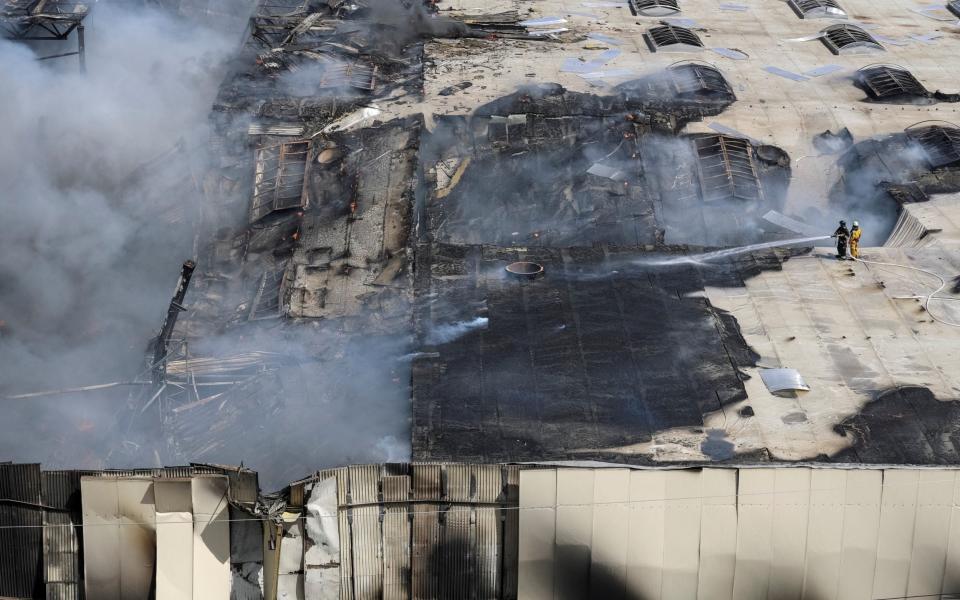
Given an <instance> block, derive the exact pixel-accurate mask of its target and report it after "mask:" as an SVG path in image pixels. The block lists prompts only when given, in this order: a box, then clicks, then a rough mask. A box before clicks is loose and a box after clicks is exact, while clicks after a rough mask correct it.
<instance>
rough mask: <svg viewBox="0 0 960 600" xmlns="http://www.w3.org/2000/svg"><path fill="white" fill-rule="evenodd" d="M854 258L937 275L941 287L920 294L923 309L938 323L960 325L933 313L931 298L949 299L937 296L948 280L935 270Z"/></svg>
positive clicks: (871, 263) (874, 263)
mask: <svg viewBox="0 0 960 600" xmlns="http://www.w3.org/2000/svg"><path fill="white" fill-rule="evenodd" d="M854 260H856V261H859V262H862V263H865V264H869V265H883V266H885V267H899V268H901V269H910V270H911V271H919V272H920V273H926V274H927V275H930V276H932V277H936V278H937V279H939V280H940V287H938V288H937V289H935V290H934V291H932V292H930V293H929V294H927V295H926V296H919V297H920V298H923V302H922V303H921V306H923V309H924V310H925V311H927V314H928V315H930V318H932V319H933V320H934V321H936V322H937V323H941V324H943V325H949V326H950V327H960V323H952V322H950V321H947V320H945V319H941V318H939V317H937V315H935V314H933V313H932V312H931V311H930V301H931V300H949V298H937V297H936V296H937V294H939V293H940V292H941V291H942V290H943V288H945V287H947V280H946V279H945V278H943V277H942V276H940V275H938V274H936V273H934V272H933V271H928V270H926V269H921V268H920V267H911V266H910V265H900V264H896V263H887V262H880V261H876V260H864V259H862V258H854Z"/></svg>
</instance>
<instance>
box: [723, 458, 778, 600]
mask: <svg viewBox="0 0 960 600" xmlns="http://www.w3.org/2000/svg"><path fill="white" fill-rule="evenodd" d="M775 484H776V473H775V471H774V470H773V469H742V470H741V471H740V485H739V490H738V494H739V496H738V498H737V502H738V510H739V513H740V518H739V522H738V523H737V566H736V569H735V572H734V579H733V597H734V598H736V599H737V600H766V597H767V588H768V587H769V582H770V552H771V550H772V547H771V544H770V536H771V526H772V524H773V497H774V496H773V490H774V486H775Z"/></svg>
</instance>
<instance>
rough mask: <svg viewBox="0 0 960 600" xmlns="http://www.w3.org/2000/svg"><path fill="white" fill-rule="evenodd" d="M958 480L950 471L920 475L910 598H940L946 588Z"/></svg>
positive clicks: (936, 471) (908, 586)
mask: <svg viewBox="0 0 960 600" xmlns="http://www.w3.org/2000/svg"><path fill="white" fill-rule="evenodd" d="M955 479H956V478H955V473H953V472H950V471H940V470H935V471H934V470H926V471H920V487H919V490H918V492H917V518H916V524H915V526H914V534H913V552H912V553H911V560H910V577H909V579H908V582H907V595H908V596H919V595H925V594H937V593H939V592H940V591H941V589H942V588H943V579H944V577H943V571H944V567H945V565H946V562H947V543H948V540H947V534H948V533H949V531H950V512H951V511H950V509H951V504H952V503H953V487H954V482H955ZM948 591H960V590H948Z"/></svg>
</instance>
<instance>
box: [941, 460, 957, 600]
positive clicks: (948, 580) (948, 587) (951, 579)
mask: <svg viewBox="0 0 960 600" xmlns="http://www.w3.org/2000/svg"><path fill="white" fill-rule="evenodd" d="M954 476H955V477H956V472H954ZM951 500H952V502H951V506H950V530H949V534H948V536H947V539H948V540H949V541H948V542H947V561H946V565H945V568H944V574H943V590H942V591H943V593H945V594H954V595H960V477H956V480H955V482H954V484H953V498H952V499H951Z"/></svg>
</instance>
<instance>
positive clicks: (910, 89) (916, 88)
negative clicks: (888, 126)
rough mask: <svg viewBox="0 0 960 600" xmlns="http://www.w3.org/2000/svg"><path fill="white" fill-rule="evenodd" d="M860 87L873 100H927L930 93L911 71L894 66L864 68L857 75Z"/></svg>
mask: <svg viewBox="0 0 960 600" xmlns="http://www.w3.org/2000/svg"><path fill="white" fill-rule="evenodd" d="M857 81H858V82H859V83H860V87H862V88H863V90H864V91H865V92H866V93H867V94H868V95H869V96H870V98H872V99H873V100H881V101H888V100H896V99H898V98H903V97H905V96H906V97H910V98H915V97H920V98H927V97H929V95H930V93H929V92H928V91H927V89H926V88H925V87H923V84H921V83H920V82H919V81H918V80H917V78H916V77H914V76H913V74H912V73H910V71H907V70H906V69H902V68H900V67H895V66H892V65H877V66H874V67H864V68H863V69H861V70H860V71H859V73H858V74H857Z"/></svg>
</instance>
